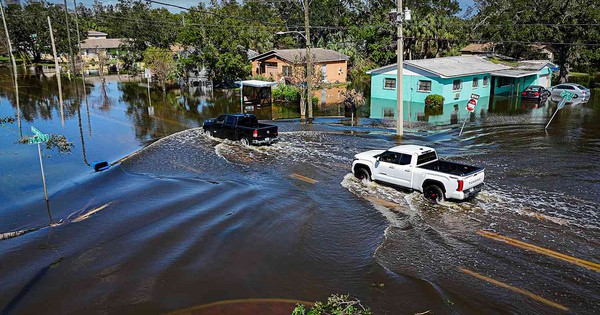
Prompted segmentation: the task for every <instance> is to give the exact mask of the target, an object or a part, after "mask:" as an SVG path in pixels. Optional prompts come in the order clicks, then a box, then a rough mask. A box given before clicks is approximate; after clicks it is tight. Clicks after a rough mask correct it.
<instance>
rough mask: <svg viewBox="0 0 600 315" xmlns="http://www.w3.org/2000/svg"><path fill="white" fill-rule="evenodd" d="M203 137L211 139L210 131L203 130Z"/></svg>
mask: <svg viewBox="0 0 600 315" xmlns="http://www.w3.org/2000/svg"><path fill="white" fill-rule="evenodd" d="M204 135H205V136H207V137H211V136H212V135H211V134H210V130H204Z"/></svg>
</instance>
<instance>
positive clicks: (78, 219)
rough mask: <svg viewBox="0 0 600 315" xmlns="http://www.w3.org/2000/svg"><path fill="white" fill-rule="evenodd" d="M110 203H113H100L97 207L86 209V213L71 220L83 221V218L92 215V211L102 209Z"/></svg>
mask: <svg viewBox="0 0 600 315" xmlns="http://www.w3.org/2000/svg"><path fill="white" fill-rule="evenodd" d="M111 203H113V202H112V201H111V202H108V203H105V204H103V205H101V206H100V207H98V208H94V209H92V210H90V211H88V212H87V213H85V214H83V215H80V216H78V217H76V218H75V219H73V222H79V221H83V220H85V219H87V218H89V217H90V216H92V215H93V214H94V213H96V212H99V211H102V210H104V209H105V208H106V207H108V206H110V204H111Z"/></svg>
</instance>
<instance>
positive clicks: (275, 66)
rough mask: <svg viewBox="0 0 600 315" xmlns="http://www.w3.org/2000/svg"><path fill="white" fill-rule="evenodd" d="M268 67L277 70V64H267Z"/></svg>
mask: <svg viewBox="0 0 600 315" xmlns="http://www.w3.org/2000/svg"><path fill="white" fill-rule="evenodd" d="M266 65H267V67H269V68H277V62H266Z"/></svg>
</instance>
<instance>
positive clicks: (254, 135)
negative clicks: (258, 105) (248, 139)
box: [252, 129, 258, 138]
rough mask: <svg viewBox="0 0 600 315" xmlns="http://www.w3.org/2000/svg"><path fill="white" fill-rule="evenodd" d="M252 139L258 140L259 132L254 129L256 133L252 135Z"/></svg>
mask: <svg viewBox="0 0 600 315" xmlns="http://www.w3.org/2000/svg"><path fill="white" fill-rule="evenodd" d="M252 138H258V130H256V129H254V132H253V133H252Z"/></svg>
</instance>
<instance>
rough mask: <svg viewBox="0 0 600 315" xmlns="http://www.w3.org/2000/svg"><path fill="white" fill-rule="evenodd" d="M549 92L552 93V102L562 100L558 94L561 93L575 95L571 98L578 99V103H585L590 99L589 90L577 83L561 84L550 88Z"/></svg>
mask: <svg viewBox="0 0 600 315" xmlns="http://www.w3.org/2000/svg"><path fill="white" fill-rule="evenodd" d="M550 91H551V92H552V100H554V101H558V100H560V99H561V98H562V97H561V96H560V93H562V92H563V91H568V92H571V93H573V94H575V96H573V98H575V99H578V100H577V101H578V102H586V101H588V100H589V99H590V89H588V88H586V87H585V86H583V85H580V84H577V83H562V84H559V85H555V86H553V87H551V88H550Z"/></svg>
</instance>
